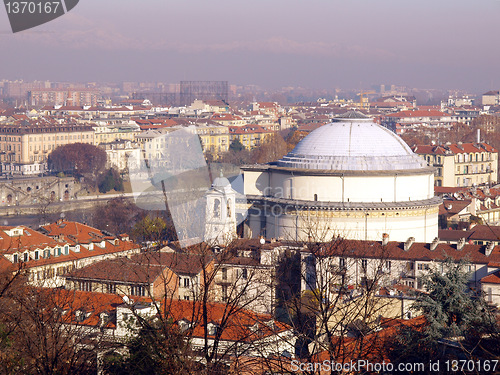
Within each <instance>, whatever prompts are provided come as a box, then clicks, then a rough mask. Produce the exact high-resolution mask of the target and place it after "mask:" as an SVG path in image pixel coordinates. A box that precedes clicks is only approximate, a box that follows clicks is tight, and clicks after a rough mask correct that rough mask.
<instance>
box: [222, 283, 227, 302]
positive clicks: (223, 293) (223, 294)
mask: <svg viewBox="0 0 500 375" xmlns="http://www.w3.org/2000/svg"><path fill="white" fill-rule="evenodd" d="M222 302H227V285H222Z"/></svg>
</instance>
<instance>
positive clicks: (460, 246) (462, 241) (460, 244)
mask: <svg viewBox="0 0 500 375" xmlns="http://www.w3.org/2000/svg"><path fill="white" fill-rule="evenodd" d="M464 246H465V238H461V239H459V240H458V242H457V250H459V251H460V250H462V249H463V248H464Z"/></svg>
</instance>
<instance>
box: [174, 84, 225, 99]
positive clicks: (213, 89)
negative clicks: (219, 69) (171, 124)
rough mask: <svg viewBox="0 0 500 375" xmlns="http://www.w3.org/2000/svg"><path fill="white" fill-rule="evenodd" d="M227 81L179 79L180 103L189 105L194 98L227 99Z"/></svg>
mask: <svg viewBox="0 0 500 375" xmlns="http://www.w3.org/2000/svg"><path fill="white" fill-rule="evenodd" d="M228 91H229V84H228V82H227V81H181V86H180V105H190V104H191V103H193V101H194V100H196V99H199V100H222V101H224V102H226V103H227V101H228Z"/></svg>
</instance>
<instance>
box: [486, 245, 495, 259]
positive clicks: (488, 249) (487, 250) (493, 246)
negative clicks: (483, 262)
mask: <svg viewBox="0 0 500 375" xmlns="http://www.w3.org/2000/svg"><path fill="white" fill-rule="evenodd" d="M494 248H495V243H494V242H493V241H490V242H488V244H487V245H486V249H484V255H486V256H487V257H489V256H490V255H491V252H492V251H493V249H494Z"/></svg>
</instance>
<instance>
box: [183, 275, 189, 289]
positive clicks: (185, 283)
mask: <svg viewBox="0 0 500 375" xmlns="http://www.w3.org/2000/svg"><path fill="white" fill-rule="evenodd" d="M184 288H189V278H188V277H186V278H184Z"/></svg>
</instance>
